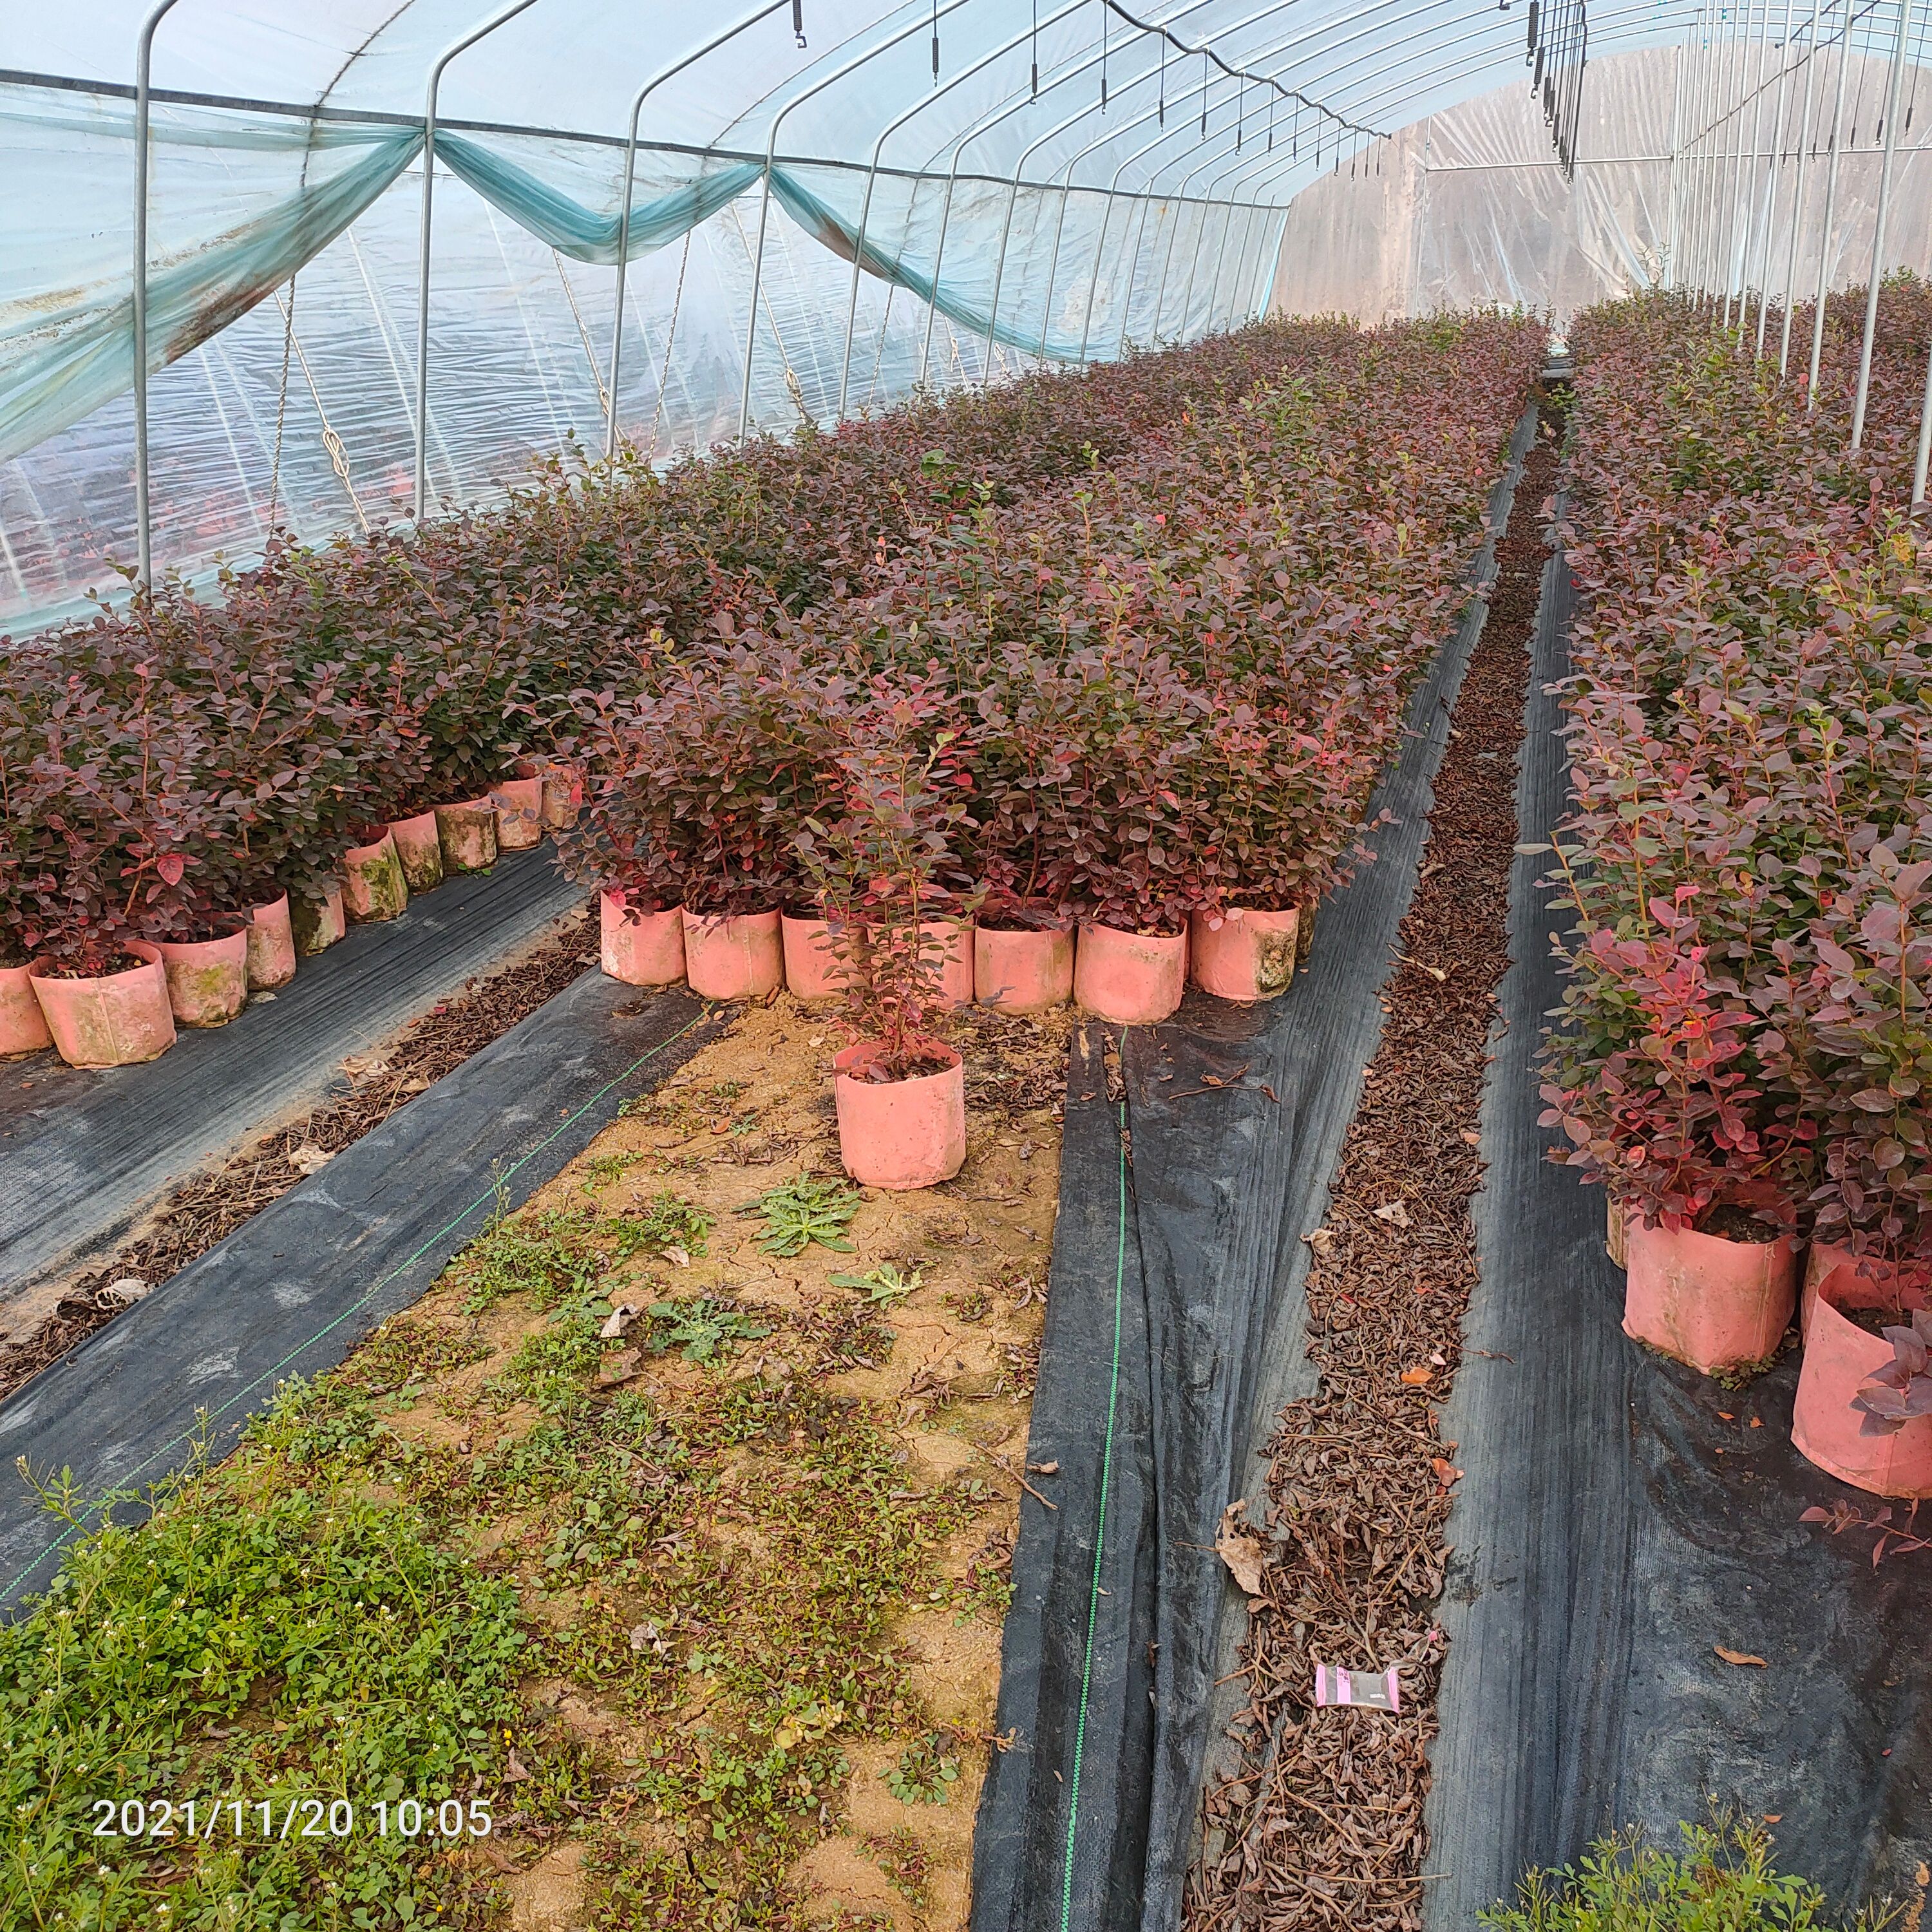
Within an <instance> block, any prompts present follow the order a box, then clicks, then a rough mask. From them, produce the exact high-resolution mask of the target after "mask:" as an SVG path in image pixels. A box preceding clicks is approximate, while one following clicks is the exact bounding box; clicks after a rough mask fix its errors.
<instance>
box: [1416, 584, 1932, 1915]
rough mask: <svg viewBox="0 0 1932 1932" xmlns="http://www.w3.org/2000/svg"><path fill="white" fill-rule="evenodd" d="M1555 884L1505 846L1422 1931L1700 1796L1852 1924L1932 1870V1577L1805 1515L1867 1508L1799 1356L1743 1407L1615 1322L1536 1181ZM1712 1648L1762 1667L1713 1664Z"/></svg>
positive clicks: (1528, 857) (1579, 1219)
mask: <svg viewBox="0 0 1932 1932" xmlns="http://www.w3.org/2000/svg"><path fill="white" fill-rule="evenodd" d="M1569 595H1570V582H1569V577H1568V571H1567V570H1566V569H1565V567H1564V565H1563V564H1562V559H1561V558H1560V557H1557V558H1553V559H1552V561H1551V563H1550V568H1549V570H1548V571H1547V574H1546V575H1545V578H1544V607H1543V610H1542V613H1541V616H1540V617H1539V620H1538V630H1537V639H1536V646H1535V649H1536V660H1535V675H1534V676H1532V682H1531V687H1530V697H1529V706H1528V714H1527V730H1526V739H1525V743H1524V750H1523V767H1522V772H1521V775H1520V783H1519V790H1518V804H1519V809H1520V823H1521V824H1522V826H1523V838H1524V841H1526V843H1533V842H1535V841H1538V840H1539V839H1541V838H1547V836H1548V835H1549V832H1550V829H1551V828H1552V827H1553V826H1554V824H1555V823H1556V822H1557V821H1558V820H1559V819H1560V818H1561V817H1562V813H1563V811H1564V808H1565V795H1566V791H1567V787H1568V763H1567V760H1566V758H1565V752H1564V749H1563V745H1562V740H1561V739H1560V738H1559V737H1558V736H1556V735H1555V733H1556V730H1557V727H1558V726H1559V723H1560V718H1559V712H1558V711H1557V708H1556V700H1555V698H1554V697H1553V696H1551V695H1550V694H1548V693H1547V691H1546V690H1545V689H1544V687H1545V685H1547V683H1548V682H1550V680H1551V679H1555V678H1557V677H1559V676H1562V675H1563V673H1564V672H1565V669H1566V668H1567V657H1566V655H1565V637H1566V631H1567V622H1568V605H1569ZM1549 863H1550V861H1549V859H1548V857H1547V855H1539V854H1534V853H1525V854H1523V855H1522V856H1519V858H1518V859H1517V863H1516V866H1515V870H1514V877H1513V880H1512V883H1511V905H1510V931H1511V954H1512V958H1513V962H1514V963H1513V964H1512V965H1511V970H1510V973H1509V975H1508V978H1507V979H1505V981H1504V983H1503V985H1502V989H1501V1014H1502V1025H1503V1026H1504V1027H1505V1028H1506V1031H1503V1032H1502V1034H1501V1035H1500V1037H1499V1038H1498V1039H1497V1040H1496V1042H1495V1046H1496V1061H1495V1063H1494V1064H1493V1067H1492V1068H1491V1070H1490V1085H1489V1088H1488V1091H1487V1094H1486V1097H1485V1100H1484V1113H1483V1121H1482V1135H1483V1142H1482V1145H1483V1152H1484V1158H1485V1160H1486V1161H1487V1175H1486V1177H1485V1181H1484V1192H1483V1193H1481V1195H1479V1196H1478V1197H1477V1200H1476V1202H1475V1223H1476V1230H1477V1235H1478V1245H1479V1248H1480V1253H1481V1265H1482V1282H1481V1286H1480V1287H1479V1288H1478V1290H1477V1292H1476V1295H1475V1300H1474V1301H1473V1303H1472V1308H1471V1313H1470V1316H1469V1333H1468V1337H1467V1340H1468V1349H1469V1352H1466V1354H1465V1355H1464V1358H1463V1365H1462V1367H1461V1368H1460V1370H1459V1371H1458V1373H1457V1379H1456V1385H1455V1390H1454V1396H1453V1398H1452V1400H1451V1403H1450V1404H1449V1405H1448V1411H1447V1413H1446V1415H1445V1433H1447V1434H1448V1436H1451V1437H1453V1438H1454V1439H1455V1440H1456V1442H1457V1443H1458V1445H1460V1446H1459V1448H1457V1451H1456V1461H1457V1464H1458V1465H1459V1466H1460V1467H1461V1468H1462V1469H1463V1470H1464V1471H1465V1472H1466V1473H1465V1475H1464V1477H1463V1481H1462V1483H1461V1484H1460V1488H1459V1490H1458V1491H1457V1503H1456V1507H1455V1511H1454V1514H1453V1515H1452V1517H1451V1519H1450V1526H1449V1531H1450V1540H1451V1544H1453V1545H1454V1550H1455V1556H1454V1560H1453V1562H1452V1565H1451V1570H1450V1573H1449V1584H1448V1592H1447V1601H1446V1602H1445V1607H1444V1610H1443V1615H1442V1621H1443V1624H1444V1626H1445V1629H1446V1630H1447V1631H1448V1634H1449V1637H1450V1647H1449V1654H1448V1662H1447V1664H1446V1666H1445V1670H1444V1673H1443V1677H1442V1691H1441V1700H1440V1715H1441V1720H1442V1733H1441V1736H1440V1737H1439V1739H1438V1740H1437V1742H1436V1748H1435V1750H1434V1751H1433V1754H1432V1755H1433V1772H1434V1779H1433V1786H1432V1788H1431V1792H1430V1812H1429V1829H1430V1870H1431V1871H1432V1872H1435V1873H1441V1874H1442V1876H1441V1877H1440V1878H1439V1879H1436V1881H1435V1882H1433V1883H1432V1884H1431V1885H1430V1888H1429V1894H1430V1910H1429V1917H1428V1921H1427V1923H1428V1924H1429V1925H1430V1927H1431V1928H1432V1932H1452V1928H1453V1932H1465V1928H1467V1927H1472V1926H1473V1925H1474V1924H1475V1915H1476V1914H1477V1912H1478V1911H1480V1910H1481V1909H1482V1908H1483V1907H1484V1906H1487V1905H1489V1904H1491V1903H1493V1902H1494V1901H1495V1900H1496V1899H1498V1898H1499V1897H1505V1896H1508V1895H1511V1894H1513V1892H1514V1888H1515V1885H1516V1884H1517V1880H1518V1879H1519V1878H1520V1876H1521V1874H1522V1873H1523V1870H1524V1869H1525V1868H1526V1867H1529V1866H1531V1865H1539V1864H1540V1865H1544V1866H1549V1865H1553V1864H1563V1863H1566V1862H1568V1861H1571V1860H1573V1859H1574V1858H1577V1856H1578V1855H1580V1853H1582V1852H1583V1850H1584V1849H1586V1846H1587V1845H1588V1844H1589V1842H1590V1841H1592V1839H1593V1838H1596V1837H1598V1836H1600V1835H1602V1834H1604V1833H1605V1832H1610V1831H1612V1830H1615V1829H1619V1828H1622V1827H1625V1826H1632V1825H1641V1826H1643V1827H1644V1828H1645V1829H1646V1832H1648V1833H1649V1834H1650V1835H1652V1837H1653V1838H1658V1839H1660V1840H1664V1841H1670V1840H1674V1838H1675V1835H1676V1824H1677V1823H1678V1821H1679V1820H1684V1819H1689V1820H1700V1819H1703V1818H1704V1817H1707V1816H1708V1814H1709V1805H1710V1803H1711V1801H1712V1799H1714V1798H1715V1799H1716V1800H1717V1802H1718V1803H1720V1804H1728V1805H1735V1806H1736V1807H1737V1808H1738V1809H1739V1811H1742V1813H1743V1814H1745V1815H1746V1816H1747V1817H1751V1818H1762V1817H1766V1816H1775V1818H1776V1820H1777V1822H1776V1823H1774V1824H1773V1825H1772V1826H1771V1827H1770V1829H1771V1831H1772V1834H1773V1835H1774V1837H1775V1839H1776V1840H1777V1843H1778V1858H1779V1861H1780V1863H1781V1864H1782V1865H1783V1866H1784V1867H1785V1868H1787V1869H1788V1870H1796V1871H1800V1872H1802V1873H1806V1874H1807V1875H1808V1876H1811V1877H1812V1878H1814V1879H1816V1880H1817V1882H1819V1883H1820V1885H1823V1887H1824V1888H1826V1891H1827V1892H1828V1893H1829V1894H1831V1895H1832V1898H1833V1900H1834V1901H1835V1904H1836V1905H1837V1906H1838V1907H1840V1908H1841V1909H1847V1910H1849V1908H1850V1907H1851V1906H1852V1905H1853V1904H1854V1903H1857V1902H1859V1901H1861V1900H1863V1899H1864V1898H1865V1897H1867V1895H1869V1894H1872V1893H1874V1892H1877V1893H1882V1892H1886V1891H1889V1892H1890V1893H1891V1894H1893V1895H1894V1897H1907V1896H1909V1895H1911V1894H1912V1891H1914V1889H1915V1888H1914V1887H1913V1886H1912V1882H1911V1881H1912V1873H1913V1871H1914V1870H1915V1867H1917V1865H1918V1862H1919V1861H1920V1860H1921V1859H1926V1858H1932V1641H1928V1640H1929V1639H1932V1558H1928V1556H1927V1555H1926V1554H1925V1553H1919V1554H1917V1555H1911V1554H1908V1555H1906V1556H1900V1557H1898V1558H1896V1559H1888V1560H1886V1561H1885V1562H1882V1563H1881V1564H1880V1565H1879V1566H1878V1567H1877V1568H1876V1569H1874V1568H1873V1566H1872V1564H1871V1561H1870V1555H1871V1547H1872V1539H1871V1538H1870V1536H1869V1535H1864V1534H1860V1533H1858V1532H1848V1533H1846V1534H1845V1535H1841V1536H1839V1537H1837V1538H1833V1537H1831V1536H1829V1535H1825V1534H1824V1533H1823V1532H1821V1531H1820V1530H1819V1529H1816V1528H1814V1527H1811V1526H1807V1525H1805V1524H1803V1523H1800V1522H1799V1515H1800V1514H1801V1513H1802V1511H1804V1510H1805V1509H1806V1508H1808V1507H1809V1506H1810V1505H1813V1504H1823V1505H1829V1504H1830V1503H1831V1502H1832V1501H1833V1500H1834V1499H1837V1498H1839V1497H1843V1498H1845V1499H1847V1500H1849V1501H1851V1502H1855V1503H1858V1504H1861V1505H1863V1506H1864V1508H1865V1511H1866V1512H1867V1514H1870V1511H1871V1510H1872V1509H1873V1508H1874V1507H1876V1499H1873V1498H1870V1497H1866V1496H1860V1495H1859V1494H1858V1493H1857V1492H1855V1491H1853V1490H1849V1489H1846V1488H1845V1487H1843V1485H1841V1484H1838V1483H1836V1482H1835V1481H1832V1479H1831V1478H1829V1477H1827V1476H1826V1475H1823V1472H1820V1471H1819V1470H1817V1469H1813V1468H1812V1467H1811V1465H1810V1464H1809V1463H1806V1462H1805V1461H1804V1460H1803V1459H1802V1457H1799V1454H1797V1452H1796V1450H1794V1449H1793V1448H1792V1446H1791V1443H1790V1434H1789V1431H1790V1422H1791V1403H1792V1395H1793V1389H1794V1388H1795V1387H1796V1381H1797V1364H1796V1358H1795V1356H1793V1355H1787V1357H1786V1358H1785V1359H1784V1361H1783V1362H1782V1363H1781V1364H1780V1365H1779V1366H1778V1367H1777V1368H1776V1369H1775V1370H1773V1371H1772V1373H1770V1374H1769V1375H1766V1376H1762V1377H1760V1379H1758V1380H1757V1381H1756V1382H1753V1383H1752V1384H1751V1385H1749V1386H1748V1388H1745V1389H1742V1390H1739V1391H1727V1390H1725V1389H1723V1388H1720V1387H1719V1386H1718V1385H1717V1384H1716V1383H1715V1382H1709V1381H1707V1380H1706V1379H1703V1377H1701V1376H1697V1375H1696V1374H1694V1373H1692V1372H1691V1370H1688V1369H1684V1368H1681V1367H1678V1366H1677V1365H1676V1364H1672V1363H1669V1362H1666V1361H1664V1360H1662V1359H1661V1358H1659V1357H1657V1356H1655V1355H1651V1354H1649V1352H1646V1351H1645V1350H1644V1349H1641V1348H1640V1347H1639V1346H1637V1344H1636V1343H1633V1342H1631V1341H1630V1340H1628V1339H1627V1338H1626V1337H1625V1336H1624V1335H1623V1334H1622V1331H1621V1328H1620V1323H1621V1320H1622V1298H1623V1277H1622V1274H1621V1273H1620V1272H1619V1271H1617V1270H1616V1268H1613V1266H1612V1265H1611V1264H1610V1261H1609V1259H1608V1258H1607V1256H1606V1254H1605V1253H1604V1196H1603V1193H1602V1190H1601V1189H1598V1188H1594V1187H1592V1188H1586V1187H1581V1186H1580V1185H1579V1184H1578V1183H1577V1180H1576V1179H1575V1178H1574V1176H1573V1175H1571V1174H1570V1173H1568V1172H1566V1171H1565V1170H1564V1169H1560V1168H1558V1167H1555V1166H1552V1165H1550V1163H1548V1162H1547V1160H1545V1158H1544V1149H1545V1147H1546V1145H1547V1142H1548V1139H1549V1133H1548V1132H1547V1130H1544V1129H1541V1128H1540V1127H1538V1125H1537V1114H1538V1100H1537V1094H1536V1076H1535V1054H1536V1049H1537V1046H1538V1040H1539V1038H1540V1037H1541V1030H1542V1028H1543V1027H1544V1025H1545V1023H1546V1022H1545V1019H1544V1015H1545V1014H1546V1013H1547V1011H1548V1010H1549V1009H1550V1008H1551V1007H1553V1006H1554V1005H1555V1004H1556V1001H1557V999H1558V998H1559V989H1560V981H1559V977H1558V974H1557V971H1556V963H1555V962H1554V960H1553V958H1552V957H1551V953H1550V944H1549V935H1550V933H1551V932H1553V931H1554V930H1555V929H1556V928H1557V926H1558V925H1559V915H1558V914H1557V913H1556V912H1555V911H1554V910H1553V909H1552V908H1551V907H1550V905H1549V904H1548V901H1547V897H1546V895H1544V893H1543V892H1541V891H1540V890H1539V889H1538V886H1537V884H1536V881H1537V880H1538V879H1539V878H1540V877H1541V876H1542V875H1543V874H1544V872H1545V871H1547V868H1548V866H1549ZM1478 1350H1486V1351H1487V1352H1488V1354H1487V1356H1485V1355H1481V1354H1478V1353H1476V1351H1478ZM1721 1412H1728V1414H1729V1415H1730V1416H1731V1417H1732V1418H1733V1420H1730V1421H1726V1420H1725V1419H1724V1415H1723V1414H1721ZM1754 1418H1755V1419H1756V1420H1757V1421H1758V1422H1759V1423H1760V1424H1761V1426H1760V1427H1757V1428H1753V1427H1751V1423H1752V1421H1753V1420H1754ZM1902 1507H1903V1506H1901V1514H1902ZM1719 1644H1721V1645H1723V1646H1724V1647H1725V1648H1726V1649H1730V1650H1733V1651H1736V1652H1741V1653H1743V1654H1745V1655H1755V1656H1758V1657H1762V1658H1764V1659H1765V1660H1766V1666H1765V1667H1764V1668H1763V1669H1759V1668H1757V1667H1753V1666H1749V1665H1746V1666H1742V1667H1739V1666H1736V1665H1733V1664H1727V1663H1726V1662H1725V1661H1724V1660H1723V1659H1722V1658H1720V1657H1718V1655H1717V1654H1716V1652H1715V1648H1714V1646H1717V1645H1719ZM1888 1754H1889V1755H1888Z"/></svg>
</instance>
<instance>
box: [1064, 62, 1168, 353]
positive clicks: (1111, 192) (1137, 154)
mask: <svg viewBox="0 0 1932 1932" xmlns="http://www.w3.org/2000/svg"><path fill="white" fill-rule="evenodd" d="M1133 84H1134V83H1130V85H1133ZM1145 118H1147V116H1146V115H1145V113H1142V114H1141V115H1138V116H1136V118H1135V119H1134V120H1133V121H1128V122H1126V123H1125V124H1124V125H1123V126H1121V127H1119V128H1115V129H1112V130H1109V132H1108V133H1106V134H1105V135H1104V136H1100V137H1098V138H1097V139H1094V140H1093V141H1091V142H1088V145H1086V146H1085V148H1082V149H1081V150H1080V151H1079V153H1078V154H1074V155H1073V156H1072V157H1070V159H1069V160H1068V162H1067V184H1068V190H1069V191H1071V190H1072V187H1073V174H1074V171H1075V170H1076V169H1077V168H1078V167H1079V164H1080V163H1081V162H1082V161H1083V160H1085V159H1086V158H1087V157H1088V155H1089V154H1092V153H1093V152H1094V150H1095V149H1096V148H1101V147H1104V146H1106V145H1107V144H1108V143H1109V142H1112V141H1114V140H1116V139H1118V137H1119V136H1120V135H1121V134H1122V133H1126V132H1127V130H1128V129H1129V128H1131V127H1136V126H1138V125H1139V123H1140V122H1141V121H1144V120H1145ZM1166 138H1167V136H1166V132H1165V130H1164V128H1163V132H1162V133H1160V134H1159V135H1157V136H1156V137H1155V138H1154V139H1153V140H1151V141H1149V142H1144V143H1143V144H1142V146H1140V147H1139V148H1137V149H1136V150H1135V151H1134V152H1133V154H1130V155H1128V156H1127V157H1124V158H1123V160H1121V163H1120V164H1119V165H1118V166H1117V167H1116V168H1115V170H1114V173H1113V178H1112V180H1110V181H1109V182H1108V184H1107V185H1106V187H1105V188H1104V189H1100V190H1097V192H1099V193H1103V194H1105V195H1106V197H1107V205H1106V210H1105V211H1104V212H1103V214H1102V216H1101V218H1100V234H1099V236H1097V238H1096V239H1095V241H1094V266H1093V272H1092V274H1091V276H1090V277H1089V278H1088V285H1087V306H1086V309H1085V314H1084V315H1083V317H1082V322H1081V329H1080V355H1079V360H1080V362H1081V363H1082V365H1083V366H1084V365H1085V362H1086V360H1087V344H1088V341H1089V339H1090V338H1091V333H1092V329H1093V323H1094V300H1095V298H1096V296H1097V292H1098V290H1099V288H1100V269H1101V266H1102V263H1103V260H1104V259H1105V256H1106V245H1107V229H1108V227H1109V224H1110V223H1112V219H1113V214H1114V201H1115V198H1116V196H1118V195H1119V194H1120V193H1121V175H1123V174H1124V173H1125V172H1127V169H1128V168H1129V167H1130V166H1132V165H1133V163H1135V162H1136V161H1138V160H1140V159H1141V157H1142V156H1143V155H1145V154H1149V153H1151V152H1152V151H1153V150H1154V148H1157V147H1158V146H1159V145H1160V144H1161V142H1163V141H1164V140H1166ZM1196 139H1199V136H1196ZM1132 198H1133V199H1135V200H1136V201H1139V202H1140V203H1141V204H1142V207H1143V208H1145V205H1146V202H1147V200H1148V196H1146V194H1145V193H1137V194H1135V195H1133V196H1132ZM1063 214H1064V208H1063ZM1059 260H1060V236H1059V231H1058V229H1056V230H1055V236H1054V259H1053V266H1052V268H1051V269H1049V272H1048V275H1047V300H1048V302H1049V305H1051V303H1052V299H1053V284H1054V281H1055V276H1056V275H1057V273H1058V268H1059ZM1130 293H1131V284H1130ZM1043 334H1044V332H1043Z"/></svg>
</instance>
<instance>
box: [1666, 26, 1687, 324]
mask: <svg viewBox="0 0 1932 1932" xmlns="http://www.w3.org/2000/svg"><path fill="white" fill-rule="evenodd" d="M1683 111H1684V49H1682V47H1673V48H1672V49H1671V50H1670V191H1669V193H1668V195H1667V197H1666V199H1665V202H1664V208H1665V217H1664V220H1665V226H1664V286H1665V287H1667V288H1675V287H1676V286H1677V283H1676V275H1677V200H1678V173H1677V162H1678V144H1679V141H1680V140H1681V139H1682V135H1683Z"/></svg>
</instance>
